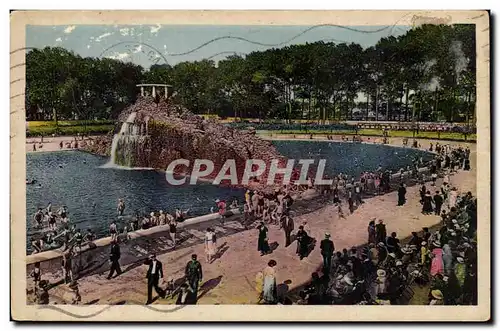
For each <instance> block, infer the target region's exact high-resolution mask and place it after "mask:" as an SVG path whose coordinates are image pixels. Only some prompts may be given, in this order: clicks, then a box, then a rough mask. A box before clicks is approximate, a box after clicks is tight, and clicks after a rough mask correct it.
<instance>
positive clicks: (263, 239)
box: [257, 222, 270, 256]
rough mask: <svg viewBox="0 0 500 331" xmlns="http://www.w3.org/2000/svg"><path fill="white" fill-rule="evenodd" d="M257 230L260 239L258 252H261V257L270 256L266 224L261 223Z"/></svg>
mask: <svg viewBox="0 0 500 331" xmlns="http://www.w3.org/2000/svg"><path fill="white" fill-rule="evenodd" d="M257 229H258V230H259V239H258V242H257V250H258V251H259V252H260V256H263V255H266V254H268V253H269V251H270V248H269V242H268V238H267V232H268V229H267V227H266V226H265V225H264V222H260V223H259V226H258V227H257Z"/></svg>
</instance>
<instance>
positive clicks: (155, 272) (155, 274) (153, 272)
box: [144, 254, 165, 305]
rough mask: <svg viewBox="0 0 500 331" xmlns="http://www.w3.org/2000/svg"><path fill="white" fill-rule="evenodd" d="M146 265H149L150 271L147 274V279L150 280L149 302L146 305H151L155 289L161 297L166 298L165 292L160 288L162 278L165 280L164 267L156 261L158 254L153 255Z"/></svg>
mask: <svg viewBox="0 0 500 331" xmlns="http://www.w3.org/2000/svg"><path fill="white" fill-rule="evenodd" d="M144 264H146V265H149V269H148V272H147V274H146V278H147V279H148V301H147V302H146V304H147V305H149V304H150V303H151V302H153V298H152V294H153V287H154V288H155V291H156V293H157V294H158V295H159V296H160V297H162V298H164V297H165V291H163V290H162V289H161V288H160V287H159V286H158V282H159V280H160V278H163V266H162V264H161V262H160V261H158V260H157V259H156V254H151V255H150V256H149V259H147V260H146V262H144Z"/></svg>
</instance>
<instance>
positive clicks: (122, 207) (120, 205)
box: [116, 198, 125, 216]
mask: <svg viewBox="0 0 500 331" xmlns="http://www.w3.org/2000/svg"><path fill="white" fill-rule="evenodd" d="M116 211H117V212H118V216H123V212H124V211H125V201H123V199H121V198H120V199H118V206H117V207H116Z"/></svg>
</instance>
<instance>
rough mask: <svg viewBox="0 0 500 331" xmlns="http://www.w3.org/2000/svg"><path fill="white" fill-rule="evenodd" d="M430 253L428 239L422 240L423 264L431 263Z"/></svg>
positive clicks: (421, 255)
mask: <svg viewBox="0 0 500 331" xmlns="http://www.w3.org/2000/svg"><path fill="white" fill-rule="evenodd" d="M429 254H430V251H429V249H428V248H427V242H426V241H422V244H421V246H420V263H421V264H422V265H424V266H425V265H428V263H429Z"/></svg>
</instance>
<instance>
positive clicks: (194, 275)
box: [185, 254, 203, 301]
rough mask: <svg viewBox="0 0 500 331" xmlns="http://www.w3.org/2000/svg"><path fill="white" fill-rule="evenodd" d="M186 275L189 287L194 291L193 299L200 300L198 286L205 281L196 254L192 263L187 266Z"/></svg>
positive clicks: (192, 257) (192, 258)
mask: <svg viewBox="0 0 500 331" xmlns="http://www.w3.org/2000/svg"><path fill="white" fill-rule="evenodd" d="M185 275H186V279H187V281H188V283H189V286H190V287H191V289H192V290H193V297H194V298H196V299H195V301H196V300H197V298H198V285H199V283H200V282H201V280H202V279H203V271H202V269H201V264H200V262H199V261H198V256H197V255H196V254H193V255H191V261H189V262H188V263H187V265H186V269H185Z"/></svg>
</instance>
